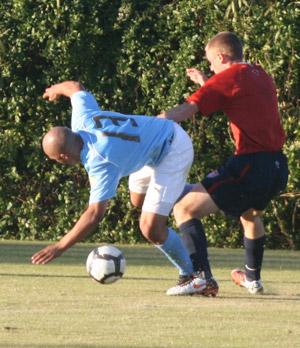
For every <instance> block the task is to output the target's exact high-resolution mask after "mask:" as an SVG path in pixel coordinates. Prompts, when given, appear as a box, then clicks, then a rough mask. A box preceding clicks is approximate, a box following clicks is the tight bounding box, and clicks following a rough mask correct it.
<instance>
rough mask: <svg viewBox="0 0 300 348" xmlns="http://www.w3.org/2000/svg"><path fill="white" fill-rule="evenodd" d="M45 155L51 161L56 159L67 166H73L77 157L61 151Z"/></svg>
mask: <svg viewBox="0 0 300 348" xmlns="http://www.w3.org/2000/svg"><path fill="white" fill-rule="evenodd" d="M47 156H48V157H49V158H50V159H51V160H53V161H56V162H58V163H61V164H66V165H69V166H73V165H74V164H77V163H78V161H77V159H75V158H73V157H72V156H69V155H66V154H63V153H58V154H47Z"/></svg>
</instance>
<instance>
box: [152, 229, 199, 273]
mask: <svg viewBox="0 0 300 348" xmlns="http://www.w3.org/2000/svg"><path fill="white" fill-rule="evenodd" d="M168 232H169V233H168V237H167V239H166V241H165V242H164V244H161V245H155V246H156V247H157V248H158V249H159V250H161V251H162V252H163V253H164V254H165V255H166V256H167V258H168V259H169V260H170V261H171V262H172V264H173V265H174V266H175V267H176V268H177V269H178V270H179V274H180V275H190V274H192V273H193V265H192V261H191V259H190V256H189V254H188V252H187V250H186V248H185V246H184V245H183V244H182V241H181V239H180V238H179V236H178V235H177V233H176V232H175V231H174V230H172V229H171V228H168Z"/></svg>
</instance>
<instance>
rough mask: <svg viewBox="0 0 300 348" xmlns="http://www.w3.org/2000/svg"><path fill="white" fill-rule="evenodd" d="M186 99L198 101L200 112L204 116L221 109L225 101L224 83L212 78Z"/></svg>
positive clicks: (189, 101)
mask: <svg viewBox="0 0 300 348" xmlns="http://www.w3.org/2000/svg"><path fill="white" fill-rule="evenodd" d="M186 101H187V102H188V103H191V102H194V103H196V104H197V106H198V109H199V112H200V113H201V114H203V115H204V116H209V115H211V114H212V113H214V112H217V111H221V110H222V109H223V107H224V103H225V96H224V93H223V91H222V84H219V83H216V81H215V79H214V78H211V79H209V80H208V81H207V82H206V83H205V84H204V85H203V86H202V87H201V88H199V89H198V90H197V91H196V92H195V93H193V94H192V95H191V96H189V97H188V98H187V99H186Z"/></svg>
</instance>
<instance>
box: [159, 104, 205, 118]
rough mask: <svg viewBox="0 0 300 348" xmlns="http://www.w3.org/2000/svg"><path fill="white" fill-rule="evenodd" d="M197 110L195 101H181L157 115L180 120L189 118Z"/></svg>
mask: <svg viewBox="0 0 300 348" xmlns="http://www.w3.org/2000/svg"><path fill="white" fill-rule="evenodd" d="M198 111H199V110H198V106H197V104H196V103H193V102H191V103H183V104H180V105H178V106H175V107H174V108H173V109H170V110H167V111H163V112H162V113H161V114H160V115H159V116H158V117H161V118H167V119H169V120H173V121H175V122H181V121H184V120H186V119H189V118H191V117H192V116H193V115H194V114H195V113H196V112H198Z"/></svg>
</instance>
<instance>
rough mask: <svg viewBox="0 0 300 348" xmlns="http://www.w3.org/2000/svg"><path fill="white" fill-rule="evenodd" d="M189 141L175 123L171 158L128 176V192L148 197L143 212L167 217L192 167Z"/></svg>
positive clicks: (168, 156) (169, 156) (191, 152)
mask: <svg viewBox="0 0 300 348" xmlns="http://www.w3.org/2000/svg"><path fill="white" fill-rule="evenodd" d="M193 159H194V150H193V145H192V141H191V139H190V137H189V136H188V134H187V133H186V132H185V131H184V130H183V129H182V128H181V127H180V126H179V125H178V124H177V123H174V137H173V141H172V144H171V146H170V149H169V152H168V154H167V155H166V156H165V157H164V159H163V160H162V161H161V162H160V163H159V165H158V166H157V167H149V166H144V167H143V168H142V169H140V170H138V171H137V172H135V173H132V174H131V175H130V176H129V190H130V191H131V192H135V193H141V194H146V196H145V200H144V203H143V207H142V210H143V211H145V212H150V213H155V214H159V215H164V216H168V215H169V213H170V211H171V210H172V208H173V206H174V204H175V202H176V200H177V198H178V197H179V196H180V194H181V193H182V191H183V189H184V185H185V183H186V179H187V176H188V172H189V170H190V167H191V165H192V163H193Z"/></svg>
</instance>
